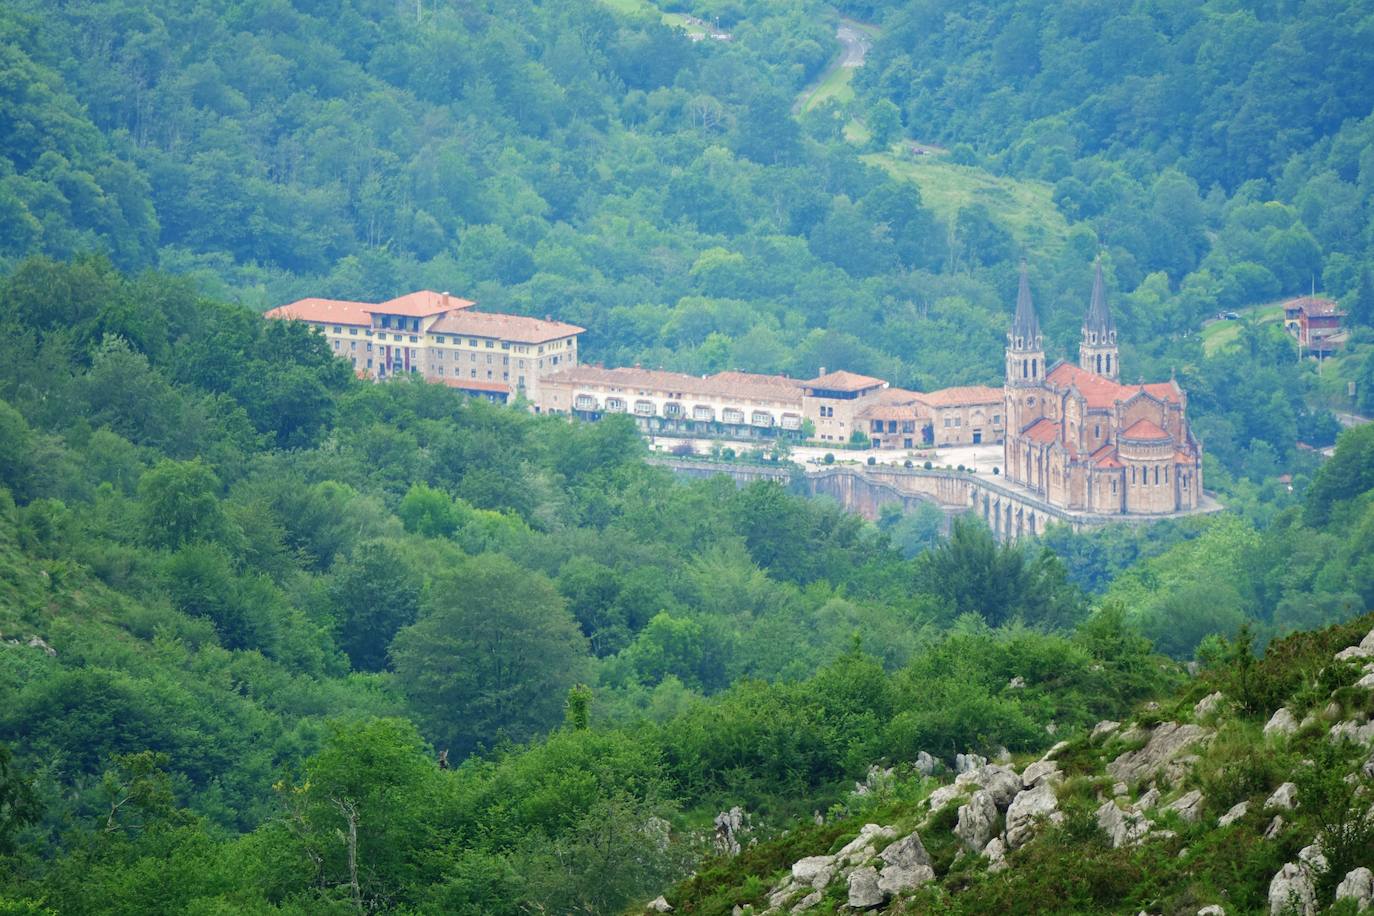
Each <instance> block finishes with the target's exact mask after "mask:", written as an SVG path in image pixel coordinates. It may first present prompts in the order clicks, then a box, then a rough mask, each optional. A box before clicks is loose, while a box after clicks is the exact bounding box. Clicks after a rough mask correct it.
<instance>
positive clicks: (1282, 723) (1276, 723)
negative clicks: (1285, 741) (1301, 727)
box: [1264, 706, 1298, 737]
mask: <svg viewBox="0 0 1374 916" xmlns="http://www.w3.org/2000/svg"><path fill="white" fill-rule="evenodd" d="M1297 730H1298V720H1297V719H1296V718H1294V717H1293V713H1292V711H1291V710H1290V709H1289V708H1288V707H1287V706H1280V707H1279V708H1278V709H1276V710H1275V711H1274V714H1273V715H1272V716H1270V717H1269V721H1268V722H1266V723H1265V724H1264V734H1265V735H1266V736H1277V737H1283V736H1285V735H1291V734H1293V733H1294V732H1295V731H1297Z"/></svg>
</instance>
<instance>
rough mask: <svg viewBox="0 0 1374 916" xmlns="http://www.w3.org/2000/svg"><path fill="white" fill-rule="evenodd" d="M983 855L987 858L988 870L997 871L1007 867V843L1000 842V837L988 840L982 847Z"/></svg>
mask: <svg viewBox="0 0 1374 916" xmlns="http://www.w3.org/2000/svg"><path fill="white" fill-rule="evenodd" d="M983 855H985V856H987V859H988V871H990V872H999V871H1001V870H1002V869H1004V868H1006V867H1007V844H1006V843H1004V842H1002V838H1001V837H996V836H995V837H993V838H992V839H990V840H988V845H986V846H984V847H983Z"/></svg>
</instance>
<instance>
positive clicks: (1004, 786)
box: [954, 763, 1021, 808]
mask: <svg viewBox="0 0 1374 916" xmlns="http://www.w3.org/2000/svg"><path fill="white" fill-rule="evenodd" d="M954 782H955V785H963V786H968V785H975V786H978V787H979V788H980V789H983V790H985V791H987V792H988V794H990V795H991V796H992V800H993V801H994V802H996V804H997V807H999V808H1005V807H1006V806H1007V805H1008V804H1010V803H1011V800H1012V799H1013V798H1014V797H1015V796H1016V793H1017V792H1020V791H1021V777H1020V776H1018V775H1017V774H1016V771H1015V770H1013V769H1012V768H1011V767H1004V766H1000V765H999V764H996V763H989V764H985V765H983V766H980V767H978V768H977V769H976V770H969V771H967V772H965V773H960V774H959V776H958V777H957V778H956V779H955V780H954Z"/></svg>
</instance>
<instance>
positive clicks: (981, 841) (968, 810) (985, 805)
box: [954, 789, 997, 852]
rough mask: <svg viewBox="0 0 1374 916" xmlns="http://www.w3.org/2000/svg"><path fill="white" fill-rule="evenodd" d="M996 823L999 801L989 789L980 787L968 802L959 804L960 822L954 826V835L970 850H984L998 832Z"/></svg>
mask: <svg viewBox="0 0 1374 916" xmlns="http://www.w3.org/2000/svg"><path fill="white" fill-rule="evenodd" d="M996 825H997V802H995V801H994V800H993V797H992V793H990V792H989V791H988V790H986V789H979V790H978V791H977V792H974V793H973V796H972V797H971V798H970V799H969V800H968V803H967V804H963V805H960V806H959V823H957V824H956V825H955V826H954V835H955V836H957V837H958V838H959V840H960V842H962V843H963V844H964V848H965V849H967V850H968V851H969V852H982V851H983V847H984V846H986V845H988V840H990V839H992V836H993V834H994V833H995V832H996V830H995V828H996Z"/></svg>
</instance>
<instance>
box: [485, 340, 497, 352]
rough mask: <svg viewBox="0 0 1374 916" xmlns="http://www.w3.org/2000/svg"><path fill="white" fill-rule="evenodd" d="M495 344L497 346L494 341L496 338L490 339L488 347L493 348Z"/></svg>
mask: <svg viewBox="0 0 1374 916" xmlns="http://www.w3.org/2000/svg"><path fill="white" fill-rule="evenodd" d="M494 346H496V341H494V340H489V341H487V349H488V350H490V349H491V348H492V347H494Z"/></svg>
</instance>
